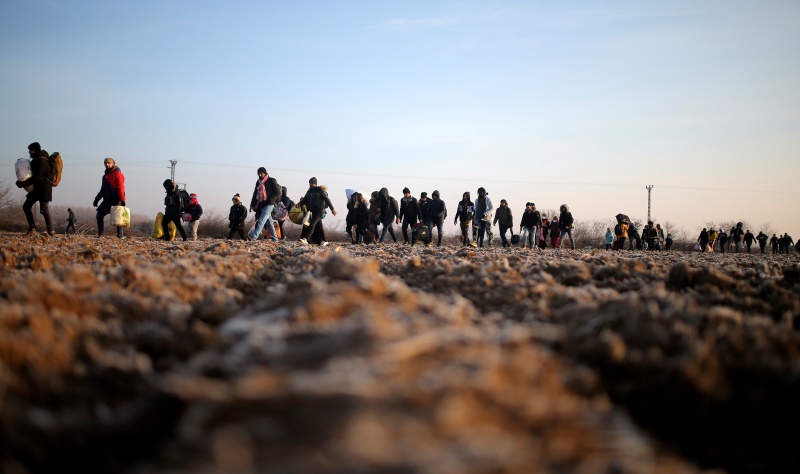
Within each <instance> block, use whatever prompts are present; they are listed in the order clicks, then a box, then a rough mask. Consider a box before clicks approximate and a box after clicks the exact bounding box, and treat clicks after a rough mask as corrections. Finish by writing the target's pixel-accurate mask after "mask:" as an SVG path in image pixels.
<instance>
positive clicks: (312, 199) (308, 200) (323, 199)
mask: <svg viewBox="0 0 800 474" xmlns="http://www.w3.org/2000/svg"><path fill="white" fill-rule="evenodd" d="M297 205H299V206H306V208H307V209H308V212H309V213H310V214H311V218H310V220H309V223H308V225H307V226H306V225H305V223H304V224H303V231H302V232H301V233H300V242H301V243H303V244H306V245H307V244H308V239H309V238H311V236H312V235H314V231H315V230H316V228H317V224H319V222H320V221H321V220H322V213H323V212H324V211H325V208H326V207H330V208H331V212H332V213H333V215H334V216H335V215H336V209H334V208H333V204H332V203H331V200H330V198H329V197H328V195H327V194H326V193H325V190H324V189H322V188H321V187H320V186H317V178H313V177H312V178H311V179H309V180H308V191H306V195H305V196H303V199H301V200H300V202H298V203H297ZM270 212H271V210H270ZM273 230H274V228H273ZM276 240H277V239H276ZM320 245H322V246H323V247H324V246H326V245H328V242H327V241H326V240H322V241H321V242H320Z"/></svg>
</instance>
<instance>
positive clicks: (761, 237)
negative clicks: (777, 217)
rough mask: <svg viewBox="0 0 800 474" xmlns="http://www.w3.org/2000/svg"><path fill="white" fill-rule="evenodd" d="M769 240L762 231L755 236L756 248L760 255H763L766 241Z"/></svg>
mask: <svg viewBox="0 0 800 474" xmlns="http://www.w3.org/2000/svg"><path fill="white" fill-rule="evenodd" d="M768 240H769V236H768V235H767V234H765V233H764V232H762V231H760V230H759V231H758V235H757V236H756V241H757V242H758V247H759V248H760V249H761V253H764V249H766V248H767V241H768Z"/></svg>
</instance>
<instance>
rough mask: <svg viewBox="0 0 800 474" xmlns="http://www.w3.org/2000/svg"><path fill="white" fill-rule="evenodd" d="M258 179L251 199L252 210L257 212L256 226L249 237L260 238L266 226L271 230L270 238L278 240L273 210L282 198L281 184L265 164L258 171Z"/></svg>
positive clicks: (274, 240)
mask: <svg viewBox="0 0 800 474" xmlns="http://www.w3.org/2000/svg"><path fill="white" fill-rule="evenodd" d="M257 174H258V179H257V180H256V187H255V189H254V190H253V197H252V199H250V211H252V212H255V213H256V226H255V228H254V229H253V233H252V234H251V235H249V237H250V238H251V239H253V240H256V239H258V236H259V235H261V231H262V230H264V226H266V227H267V230H269V237H270V240H272V241H273V242H277V241H278V234H277V233H276V232H275V221H274V220H272V210H273V209H274V208H275V203H276V202H278V201H279V200H280V199H281V186H280V185H279V184H278V181H276V180H275V178H270V176H269V173H267V169H266V168H264V167H263V166H262V167H261V168H259V169H258V171H257Z"/></svg>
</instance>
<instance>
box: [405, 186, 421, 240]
mask: <svg viewBox="0 0 800 474" xmlns="http://www.w3.org/2000/svg"><path fill="white" fill-rule="evenodd" d="M400 217H401V219H402V220H403V245H409V243H410V241H409V238H408V228H409V227H411V232H414V225H415V224H416V223H417V219H419V204H418V203H417V198H415V197H414V196H412V195H411V191H409V189H408V188H403V198H402V199H400Z"/></svg>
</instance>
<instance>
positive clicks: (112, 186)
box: [92, 158, 125, 239]
mask: <svg viewBox="0 0 800 474" xmlns="http://www.w3.org/2000/svg"><path fill="white" fill-rule="evenodd" d="M103 166H105V168H106V169H105V171H104V172H103V179H102V182H101V184H100V191H99V192H98V193H97V196H95V197H94V202H93V203H92V205H93V206H94V207H96V208H97V236H98V237H102V236H103V223H104V221H105V217H106V216H107V215H109V214H111V206H124V205H125V176H124V175H123V174H122V171H121V170H120V169H119V166H117V162H116V161H114V158H106V159H105V160H103ZM101 201H102V202H101ZM98 203H100V205H99V206H98ZM117 237H119V238H120V239H121V238H123V234H122V227H117Z"/></svg>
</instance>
